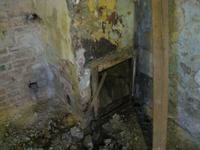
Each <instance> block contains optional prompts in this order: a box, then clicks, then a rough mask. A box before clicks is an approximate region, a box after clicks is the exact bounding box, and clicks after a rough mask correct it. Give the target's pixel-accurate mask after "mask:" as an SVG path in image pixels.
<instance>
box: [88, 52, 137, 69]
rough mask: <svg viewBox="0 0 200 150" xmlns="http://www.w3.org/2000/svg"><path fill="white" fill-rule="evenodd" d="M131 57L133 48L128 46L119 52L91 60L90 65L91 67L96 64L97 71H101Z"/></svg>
mask: <svg viewBox="0 0 200 150" xmlns="http://www.w3.org/2000/svg"><path fill="white" fill-rule="evenodd" d="M133 57H134V50H133V49H132V48H130V49H128V50H122V51H121V52H120V53H117V54H112V55H107V56H105V57H104V58H102V59H101V60H96V61H93V62H92V63H91V64H90V67H91V68H93V67H94V66H98V72H101V71H103V70H105V69H108V68H110V67H113V66H114V65H117V64H119V63H121V62H123V61H125V60H127V59H130V58H133Z"/></svg>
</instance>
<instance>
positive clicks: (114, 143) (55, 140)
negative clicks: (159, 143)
mask: <svg viewBox="0 0 200 150" xmlns="http://www.w3.org/2000/svg"><path fill="white" fill-rule="evenodd" d="M143 109H144V108H143V107H142V106H141V105H140V104H134V109H131V110H129V111H128V112H125V113H123V114H120V113H119V112H118V113H115V114H113V115H111V116H110V118H109V121H108V122H106V123H101V122H99V121H93V122H91V124H90V125H89V126H88V127H87V128H86V129H84V130H82V128H81V124H80V122H78V121H77V119H76V118H74V117H73V115H72V114H70V113H69V112H67V111H66V108H65V107H63V105H62V103H59V102H56V101H55V100H54V101H52V100H51V99H50V100H46V101H43V102H39V103H38V104H36V105H35V107H33V108H32V109H31V110H24V111H25V112H24V113H22V114H24V115H22V114H16V115H15V116H14V117H12V118H9V119H10V120H9V123H7V124H5V128H4V130H1V132H0V150H18V149H19V150H22V149H23V150H67V149H69V150H87V149H90V150H92V149H93V150H151V149H152V120H151V119H150V118H149V117H148V115H146V114H145V113H144V112H145V111H143ZM185 133H186V132H184V131H183V130H182V129H181V128H178V127H177V126H176V124H175V123H174V122H173V121H171V120H169V121H168V137H167V150H200V145H198V144H196V143H195V142H194V141H192V139H191V138H188V137H187V136H186V134H185ZM86 136H87V138H86Z"/></svg>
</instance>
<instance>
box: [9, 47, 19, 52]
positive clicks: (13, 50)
mask: <svg viewBox="0 0 200 150" xmlns="http://www.w3.org/2000/svg"><path fill="white" fill-rule="evenodd" d="M8 50H9V52H16V51H19V48H18V47H14V46H9V47H8Z"/></svg>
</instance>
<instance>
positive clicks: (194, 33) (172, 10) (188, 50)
mask: <svg viewBox="0 0 200 150" xmlns="http://www.w3.org/2000/svg"><path fill="white" fill-rule="evenodd" d="M168 4H169V5H168V7H169V118H171V119H172V120H174V121H175V122H176V123H177V124H178V125H179V126H180V127H181V128H183V129H184V130H185V131H186V132H187V133H189V134H190V135H192V137H194V138H195V139H196V140H197V141H199V140H200V136H199V132H200V128H199V124H200V114H199V108H200V102H199V99H200V91H199V87H200V83H199V70H200V67H199V61H200V59H199V53H200V51H199V44H200V43H199V40H198V39H199V36H200V32H199V31H200V26H199V21H200V15H199V14H200V10H199V6H200V2H199V1H197V0H186V1H182V0H181V1H179V0H175V1H174V0H169V3H168ZM139 10H140V11H139ZM138 12H141V13H138V14H137V17H138V18H137V20H138V38H139V47H138V53H139V63H138V64H139V65H138V71H139V72H138V79H139V80H138V83H137V88H136V89H137V92H136V96H137V97H138V98H142V99H143V100H144V101H145V103H146V104H147V105H148V106H149V107H151V108H153V95H152V94H153V91H152V90H151V89H152V86H153V84H152V77H153V74H152V71H153V70H152V69H153V67H152V66H153V64H152V49H151V34H152V29H151V4H150V1H140V3H138ZM144 87H146V88H144ZM144 93H145V95H144Z"/></svg>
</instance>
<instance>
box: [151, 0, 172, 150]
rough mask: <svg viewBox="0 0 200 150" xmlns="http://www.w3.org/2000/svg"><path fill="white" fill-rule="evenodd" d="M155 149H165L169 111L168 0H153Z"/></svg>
mask: <svg viewBox="0 0 200 150" xmlns="http://www.w3.org/2000/svg"><path fill="white" fill-rule="evenodd" d="M151 5H152V9H151V10H152V30H153V31H152V32H153V65H154V72H153V89H154V109H153V150H165V149H166V138H167V111H168V46H169V44H168V1H167V0H152V1H151Z"/></svg>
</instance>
